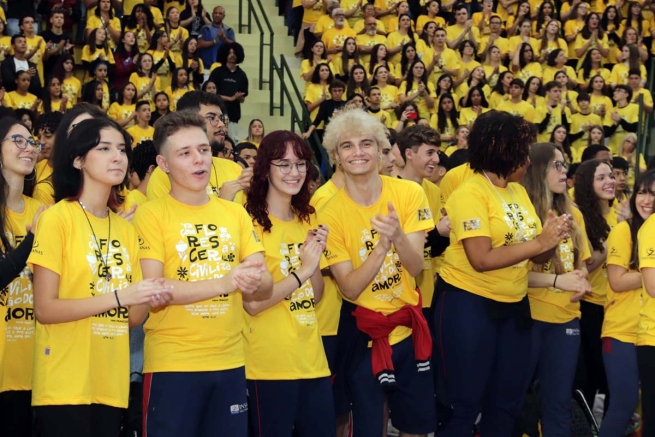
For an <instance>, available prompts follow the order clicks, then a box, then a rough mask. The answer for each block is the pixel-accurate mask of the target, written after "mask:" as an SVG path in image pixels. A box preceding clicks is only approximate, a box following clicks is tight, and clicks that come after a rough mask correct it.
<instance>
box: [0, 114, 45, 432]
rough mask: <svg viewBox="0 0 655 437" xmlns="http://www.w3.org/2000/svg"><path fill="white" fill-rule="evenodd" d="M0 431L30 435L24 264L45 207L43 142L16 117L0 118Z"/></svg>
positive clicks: (30, 347)
mask: <svg viewBox="0 0 655 437" xmlns="http://www.w3.org/2000/svg"><path fill="white" fill-rule="evenodd" d="M0 138H2V141H1V142H0V226H1V229H0V305H1V306H2V308H3V315H2V317H0V408H2V409H3V411H5V412H6V413H7V417H4V418H3V420H2V423H0V433H2V435H8V436H9V435H12V436H20V437H23V436H26V437H27V436H31V432H32V406H31V400H32V391H31V390H32V362H33V359H34V305H33V302H34V300H33V299H34V298H33V294H32V274H31V272H30V270H29V268H27V267H26V262H27V258H28V256H29V253H30V250H31V249H32V243H33V241H34V234H33V231H34V230H35V227H36V222H37V220H38V218H39V215H40V214H41V212H42V211H43V207H42V205H41V202H39V201H38V200H35V199H33V198H31V197H28V196H30V195H31V194H32V189H33V188H34V182H35V177H36V172H35V171H34V165H35V164H36V160H37V156H38V154H39V152H40V151H41V144H40V143H38V142H37V141H35V140H34V138H32V134H31V133H30V131H29V130H28V129H27V128H26V127H25V125H23V124H22V123H21V122H20V121H18V120H16V119H14V118H12V117H7V118H4V119H2V120H0Z"/></svg>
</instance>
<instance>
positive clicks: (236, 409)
mask: <svg viewBox="0 0 655 437" xmlns="http://www.w3.org/2000/svg"><path fill="white" fill-rule="evenodd" d="M247 411H248V404H234V405H230V414H232V415H234V414H241V413H245V412H247Z"/></svg>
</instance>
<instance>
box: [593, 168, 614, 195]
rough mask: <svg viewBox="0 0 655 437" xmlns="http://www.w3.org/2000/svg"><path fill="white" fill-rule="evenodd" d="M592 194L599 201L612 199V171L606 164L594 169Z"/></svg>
mask: <svg viewBox="0 0 655 437" xmlns="http://www.w3.org/2000/svg"><path fill="white" fill-rule="evenodd" d="M593 188H594V193H595V194H596V197H598V199H600V200H612V199H614V192H615V189H616V181H615V180H614V175H613V174H612V169H611V168H610V166H609V165H608V164H605V163H602V164H600V165H599V166H598V167H596V172H595V173H594V186H593Z"/></svg>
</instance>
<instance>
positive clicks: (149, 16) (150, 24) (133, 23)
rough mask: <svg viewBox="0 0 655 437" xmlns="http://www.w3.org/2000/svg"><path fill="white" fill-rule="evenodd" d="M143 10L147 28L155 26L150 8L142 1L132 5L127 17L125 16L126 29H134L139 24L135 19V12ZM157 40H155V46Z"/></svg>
mask: <svg viewBox="0 0 655 437" xmlns="http://www.w3.org/2000/svg"><path fill="white" fill-rule="evenodd" d="M139 11H141V12H143V13H144V14H145V16H146V21H147V22H148V29H154V28H155V19H154V17H153V16H152V12H151V11H150V8H149V7H147V6H146V5H145V4H144V3H139V4H136V5H134V7H133V8H132V13H131V14H130V16H129V17H127V24H126V25H125V28H126V29H136V28H137V26H138V25H139V22H138V21H137V19H136V13H137V12H139ZM156 44H157V42H155V48H157V45H156Z"/></svg>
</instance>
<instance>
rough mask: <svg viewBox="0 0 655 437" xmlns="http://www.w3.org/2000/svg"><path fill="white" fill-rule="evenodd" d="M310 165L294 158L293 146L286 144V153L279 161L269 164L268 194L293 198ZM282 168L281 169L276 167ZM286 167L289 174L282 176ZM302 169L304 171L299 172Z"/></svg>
mask: <svg viewBox="0 0 655 437" xmlns="http://www.w3.org/2000/svg"><path fill="white" fill-rule="evenodd" d="M309 165H311V164H310V163H308V162H307V161H306V160H304V159H302V158H299V157H298V156H296V154H295V152H294V151H293V146H292V145H291V144H287V151H286V153H285V154H284V156H283V157H282V158H281V159H276V160H273V161H272V162H271V165H270V168H269V173H268V183H269V185H268V192H269V195H270V194H277V196H281V197H291V196H295V195H296V194H298V193H299V192H300V190H301V189H302V186H303V184H304V183H305V178H306V177H307V169H308V168H309ZM278 166H283V167H278ZM287 166H289V167H288V170H290V171H289V173H286V174H284V173H283V170H284V171H286V170H287V169H285V167H287ZM299 167H300V169H304V170H305V171H302V172H301V171H300V170H299Z"/></svg>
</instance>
